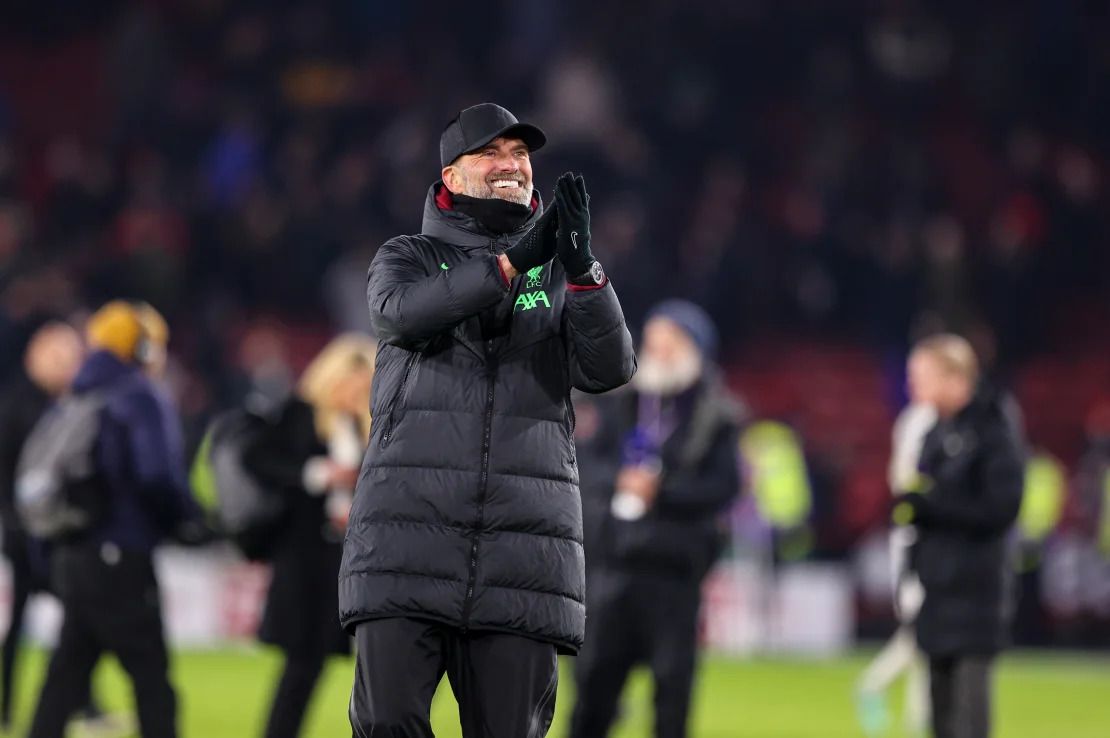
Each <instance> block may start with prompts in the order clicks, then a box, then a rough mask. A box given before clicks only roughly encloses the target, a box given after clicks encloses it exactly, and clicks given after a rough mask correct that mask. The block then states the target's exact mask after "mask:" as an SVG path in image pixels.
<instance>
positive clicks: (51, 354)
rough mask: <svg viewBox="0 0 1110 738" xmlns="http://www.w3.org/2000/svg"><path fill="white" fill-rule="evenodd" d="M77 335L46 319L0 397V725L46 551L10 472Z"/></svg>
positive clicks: (63, 385) (72, 353)
mask: <svg viewBox="0 0 1110 738" xmlns="http://www.w3.org/2000/svg"><path fill="white" fill-rule="evenodd" d="M84 351H85V349H84V345H83V344H82V343H81V336H80V334H78V333H77V331H76V330H75V329H74V328H72V327H71V326H70V325H68V324H67V323H63V322H61V321H49V322H46V323H44V324H43V325H42V326H41V327H39V328H38V329H37V330H35V331H34V333H33V334H32V335H31V339H30V341H29V342H28V344H27V349H26V351H25V352H24V354H23V358H24V361H23V369H22V371H20V372H19V373H18V374H17V375H16V376H15V377H14V378H13V379H12V381H11V383H10V384H9V385H8V386H7V387H6V389H5V392H4V395H3V398H2V399H0V522H2V523H3V526H4V532H3V536H4V538H3V552H4V558H6V559H7V560H8V564H9V566H10V569H11V578H12V579H11V581H12V598H11V610H10V616H9V618H8V623H9V626H8V633H7V635H6V636H5V637H4V647H3V661H2V668H0V679H2V680H3V685H2V687H0V729H3V730H6V729H8V728H9V727H10V726H11V720H12V690H13V686H14V684H15V673H16V670H15V666H16V655H17V650H18V648H19V641H20V638H21V637H22V635H23V627H22V626H23V613H24V610H25V609H26V607H27V600H28V598H29V597H30V596H31V594H32V593H33V592H35V591H39V590H45V589H46V588H47V571H46V551H45V547H44V546H43V545H42V543H41V542H38V541H32V540H31V539H30V538H29V537H28V535H27V530H26V529H25V528H24V526H23V523H22V521H21V520H20V518H19V515H18V514H17V512H16V508H15V478H16V469H17V467H18V464H19V454H20V451H22V449H23V444H24V442H25V441H26V440H27V437H28V436H29V435H30V434H31V430H32V429H33V428H34V427H35V423H36V422H38V419H39V418H40V417H42V414H43V413H44V412H45V411H46V409H47V407H49V406H50V403H51V402H53V400H54V398H56V397H58V396H60V395H61V394H62V393H64V392H65V391H66V390H68V389H69V385H70V383H71V382H72V381H73V377H74V376H75V375H76V374H77V370H78V368H79V367H80V366H81V359H82V357H83V355H84Z"/></svg>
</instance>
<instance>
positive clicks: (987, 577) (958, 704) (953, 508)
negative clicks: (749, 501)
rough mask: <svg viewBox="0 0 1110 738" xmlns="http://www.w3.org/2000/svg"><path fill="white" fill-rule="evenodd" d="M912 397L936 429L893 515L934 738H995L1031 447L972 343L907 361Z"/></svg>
mask: <svg viewBox="0 0 1110 738" xmlns="http://www.w3.org/2000/svg"><path fill="white" fill-rule="evenodd" d="M909 381H910V384H911V386H912V387H913V389H912V393H913V395H914V397H916V398H919V399H920V400H921V401H922V402H925V403H927V404H929V405H931V406H932V407H933V408H934V409H935V410H936V413H937V418H938V420H937V423H936V425H934V426H933V428H932V429H931V430H930V431H929V433H928V434H927V435H926V436H925V440H924V443H923V446H922V449H921V458H920V461H919V463H918V467H919V470H920V474H919V475H918V476H917V477H916V478H915V479H914V480H912V486H911V488H910V490H909V491H906V492H905V493H904V494H903V495H902V496H901V497H900V498H899V500H898V501H897V503H896V504H895V506H894V515H893V517H894V521H895V522H896V523H898V524H900V525H910V524H912V525H913V526H914V527H915V528H916V529H917V540H916V542H915V543H914V544H913V549H912V553H911V555H910V562H911V566H912V568H913V571H914V573H915V574H916V575H917V576H918V577H919V579H920V580H921V584H922V586H923V587H924V590H925V599H924V601H923V603H922V605H921V611H920V613H919V614H918V616H917V620H916V630H917V641H918V643H919V644H920V646H921V649H922V650H923V651H924V652H925V653H926V654H927V655H928V657H929V684H930V691H931V697H932V700H931V703H932V728H933V733H934V735H935V736H936V738H986V737H987V736H989V735H990V734H991V712H992V708H991V694H992V683H993V676H992V672H993V663H994V659H995V657H996V655H997V654H998V652H999V651H1001V650H1002V649H1003V648H1004V647H1005V646H1006V645H1008V644H1009V642H1010V632H1009V629H1010V626H1011V623H1012V620H1013V614H1014V605H1015V603H1014V594H1015V593H1014V559H1013V556H1012V554H1013V552H1012V550H1011V546H1010V541H1011V538H1012V537H1011V536H1010V531H1011V529H1012V528H1013V525H1014V523H1015V521H1016V520H1017V516H1018V509H1019V507H1020V505H1021V496H1022V476H1023V473H1024V463H1025V459H1024V457H1025V448H1024V440H1023V438H1022V429H1021V427H1020V420H1019V417H1018V411H1017V408H1016V405H1015V403H1014V402H1013V400H1012V399H1011V398H1009V397H1008V396H1006V395H1005V394H1003V393H1002V392H1001V391H999V390H998V389H996V388H994V387H992V386H991V385H989V384H987V383H986V382H983V383H980V382H979V362H978V359H977V358H976V356H975V353H974V351H973V350H972V348H971V344H969V343H968V342H967V341H966V340H964V339H963V338H961V337H959V336H955V335H952V334H942V335H939V336H933V337H930V338H926V339H924V340H922V341H920V342H919V343H918V344H917V345H916V346H915V347H914V350H913V353H912V354H911V355H910V362H909Z"/></svg>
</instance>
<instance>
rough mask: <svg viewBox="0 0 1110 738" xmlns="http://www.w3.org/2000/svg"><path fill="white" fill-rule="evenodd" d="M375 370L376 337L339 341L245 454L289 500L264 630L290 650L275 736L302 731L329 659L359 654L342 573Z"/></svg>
mask: <svg viewBox="0 0 1110 738" xmlns="http://www.w3.org/2000/svg"><path fill="white" fill-rule="evenodd" d="M373 372H374V344H373V343H372V342H371V341H370V339H369V338H366V337H364V336H357V335H344V336H340V337H339V338H336V339H335V340H333V341H332V342H331V343H329V344H328V345H327V346H326V347H325V348H324V350H323V351H321V352H320V354H319V355H318V356H317V357H316V358H315V359H314V360H313V361H312V363H311V364H309V366H308V368H307V369H306V370H305V372H304V374H303V375H302V377H301V380H300V382H299V384H298V387H297V393H296V394H295V395H294V396H292V397H290V398H289V399H288V400H287V401H286V402H285V403H284V404H283V405H282V407H281V411H280V414H279V416H278V419H277V421H276V422H275V423H274V424H272V425H270V426H269V427H267V428H266V430H265V431H263V432H262V433H261V434H259V436H258V438H257V440H256V441H255V442H254V443H252V444H251V445H250V446H249V447H248V448H247V449H246V451H245V454H244V459H243V460H244V465H245V466H246V468H247V469H248V470H249V471H250V472H251V473H252V474H253V475H254V476H255V477H256V478H257V479H258V480H259V481H260V482H262V483H263V484H265V485H267V486H268V487H270V488H272V489H273V490H274V491H276V492H278V493H280V494H283V495H286V496H287V500H288V511H287V524H286V525H285V526H284V528H283V529H282V532H281V534H280V538H279V539H278V540H277V541H276V543H275V547H274V552H273V555H272V564H273V577H272V579H271V581H270V590H269V594H268V596H267V598H266V607H265V610H264V613H263V618H262V624H261V627H260V629H259V633H258V636H259V639H260V640H262V641H263V642H264V643H269V644H272V645H275V646H278V647H279V648H281V649H282V651H284V653H285V667H284V669H283V671H282V675H281V678H280V680H279V681H278V684H277V687H276V689H275V691H274V696H273V700H272V703H271V707H270V714H269V719H268V721H267V723H266V730H265V736H266V738H294V736H297V735H298V734H299V733H300V730H301V724H302V722H303V720H304V714H305V710H306V708H307V706H308V702H309V699H310V698H311V696H312V691H313V689H314V687H315V686H316V682H317V680H318V678H319V676H320V672H321V670H322V669H323V667H324V662H325V660H326V658H327V656H328V655H329V654H342V655H345V654H348V653H350V639H349V637H348V636H347V634H346V633H345V632H344V631H343V630H342V628H340V626H339V618H338V616H337V614H336V613H337V610H338V608H339V594H338V590H337V587H336V577H337V576H338V574H339V561H340V558H341V556H342V552H343V548H342V541H343V532H344V531H345V530H346V527H347V518H348V515H349V513H350V507H351V494H352V490H353V489H354V486H355V480H356V477H357V473H358V465H359V461H360V460H361V458H362V454H363V451H364V450H365V447H366V438H367V437H368V436H369V433H370V384H371V380H372V378H373Z"/></svg>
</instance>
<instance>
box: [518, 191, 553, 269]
mask: <svg viewBox="0 0 1110 738" xmlns="http://www.w3.org/2000/svg"><path fill="white" fill-rule="evenodd" d="M557 228H558V212H557V209H556V208H555V206H551V207H549V208H548V209H547V210H545V211H544V212H543V215H541V216H540V217H539V220H537V221H536V224H535V225H534V226H532V230H530V231H528V234H527V235H526V236H524V238H522V239H520V240H519V241H517V242H516V243H515V244H513V245H512V246H510V247H509V248H507V249H505V256H506V257H507V258H508V260H509V263H510V264H512V265H513V269H516V270H517V271H518V272H520V273H521V274H524V273H525V272H527V271H528V270H529V269H531V268H533V267H538V266H540V265H541V264H546V263H547V262H549V261H551V260H552V259H553V258H555V231H556V229H557Z"/></svg>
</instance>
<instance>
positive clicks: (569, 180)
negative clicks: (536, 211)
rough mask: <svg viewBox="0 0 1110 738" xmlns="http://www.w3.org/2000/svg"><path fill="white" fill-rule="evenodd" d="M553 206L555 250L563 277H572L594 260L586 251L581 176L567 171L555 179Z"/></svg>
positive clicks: (586, 209)
mask: <svg viewBox="0 0 1110 738" xmlns="http://www.w3.org/2000/svg"><path fill="white" fill-rule="evenodd" d="M555 207H556V209H557V210H558V211H559V233H558V238H557V239H556V240H557V242H558V245H557V247H556V250H557V252H558V254H559V260H560V261H561V262H563V268H564V269H566V272H567V277H569V278H571V279H574V278H575V277H580V276H581V275H583V274H585V273H586V272H587V271H589V269H590V266H591V265H592V264H593V263H594V255H593V253H592V252H591V251H590V196H589V194H587V193H586V180H584V179H582V175H580V174H579V175H578V176H575V175H574V174H572V173H571V172H567V173H566V174H564V175H563V176H561V177H559V179H558V181H556V182H555Z"/></svg>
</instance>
